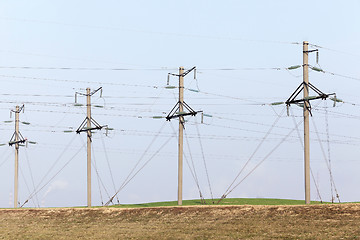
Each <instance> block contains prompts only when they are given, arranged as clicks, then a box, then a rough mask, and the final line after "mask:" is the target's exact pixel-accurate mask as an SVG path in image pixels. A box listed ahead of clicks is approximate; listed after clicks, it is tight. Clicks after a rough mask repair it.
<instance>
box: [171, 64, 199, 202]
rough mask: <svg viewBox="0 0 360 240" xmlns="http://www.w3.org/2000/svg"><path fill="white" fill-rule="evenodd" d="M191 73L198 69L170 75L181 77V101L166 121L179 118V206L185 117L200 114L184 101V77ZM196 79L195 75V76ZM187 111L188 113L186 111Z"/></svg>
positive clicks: (181, 189)
mask: <svg viewBox="0 0 360 240" xmlns="http://www.w3.org/2000/svg"><path fill="white" fill-rule="evenodd" d="M191 71H194V74H195V71H196V67H193V68H191V69H189V70H187V71H184V67H180V68H179V74H172V73H169V75H172V76H177V77H179V101H178V102H177V103H176V105H175V106H174V107H173V109H172V110H171V111H170V113H169V114H168V115H167V117H166V120H167V121H170V120H171V119H173V118H179V142H178V205H182V192H183V148H184V145H183V142H184V140H183V131H184V126H185V119H184V117H185V116H189V115H191V116H195V115H196V114H197V113H198V112H196V111H194V110H193V109H192V108H191V107H190V106H189V105H187V104H186V103H185V101H184V77H185V76H186V75H187V74H189V73H190V72H191ZM194 77H195V75H194ZM185 110H186V111H185Z"/></svg>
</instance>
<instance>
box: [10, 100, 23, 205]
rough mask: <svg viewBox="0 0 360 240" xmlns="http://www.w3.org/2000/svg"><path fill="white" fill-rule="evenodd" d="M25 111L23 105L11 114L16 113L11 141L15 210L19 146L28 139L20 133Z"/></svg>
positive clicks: (15, 203)
mask: <svg viewBox="0 0 360 240" xmlns="http://www.w3.org/2000/svg"><path fill="white" fill-rule="evenodd" d="M23 110H24V105H22V106H21V107H19V106H16V108H15V110H11V112H14V113H15V132H14V134H13V135H12V137H11V139H10V141H9V146H12V145H15V177H14V208H17V207H18V192H19V189H18V188H19V144H20V143H25V142H26V139H25V138H24V137H23V136H22V135H21V133H20V131H19V113H20V112H21V111H23Z"/></svg>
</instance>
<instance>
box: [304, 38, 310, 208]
mask: <svg viewBox="0 0 360 240" xmlns="http://www.w3.org/2000/svg"><path fill="white" fill-rule="evenodd" d="M303 86H304V91H303V93H304V99H308V98H309V42H306V41H305V42H303ZM303 109H304V112H303V115H304V172H305V204H310V136H309V135H310V132H309V111H310V103H309V101H304V107H303Z"/></svg>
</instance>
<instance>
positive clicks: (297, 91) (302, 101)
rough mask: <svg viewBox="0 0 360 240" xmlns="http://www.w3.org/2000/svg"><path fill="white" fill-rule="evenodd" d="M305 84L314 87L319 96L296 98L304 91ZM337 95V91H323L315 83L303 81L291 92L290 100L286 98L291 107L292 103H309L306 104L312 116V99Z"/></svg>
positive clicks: (322, 98) (323, 98)
mask: <svg viewBox="0 0 360 240" xmlns="http://www.w3.org/2000/svg"><path fill="white" fill-rule="evenodd" d="M305 86H307V88H310V89H312V90H313V91H314V92H315V93H316V94H317V96H308V97H306V98H301V99H296V98H297V97H298V96H299V94H300V93H301V92H302V91H304V88H305ZM332 95H335V96H336V94H335V93H329V94H326V93H323V92H322V91H320V90H319V89H318V88H317V87H315V86H314V85H312V84H311V83H308V84H306V83H304V82H302V83H301V84H300V85H299V87H298V88H297V89H296V90H295V91H294V92H293V93H292V94H291V96H290V97H289V98H288V100H286V102H285V104H286V105H287V106H288V107H289V106H290V105H291V104H300V103H305V102H307V103H308V106H306V108H307V109H308V110H309V113H310V115H311V116H312V113H311V104H310V101H312V100H316V99H321V100H326V99H327V98H328V97H330V96H332Z"/></svg>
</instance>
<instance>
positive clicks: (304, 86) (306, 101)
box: [285, 41, 335, 204]
mask: <svg viewBox="0 0 360 240" xmlns="http://www.w3.org/2000/svg"><path fill="white" fill-rule="evenodd" d="M311 52H317V53H318V49H314V50H309V42H307V41H304V42H303V65H302V67H303V82H302V83H301V84H300V86H299V87H298V88H297V89H296V90H295V92H294V93H293V94H292V95H291V96H290V98H289V99H288V100H287V101H286V102H285V103H286V105H287V107H289V106H290V105H291V104H303V117H304V177H305V203H306V204H310V141H309V139H310V131H309V115H311V116H312V114H311V104H310V101H311V100H316V99H322V100H325V99H327V98H328V97H329V96H330V95H335V93H331V94H325V93H323V92H321V91H320V90H319V89H317V88H316V87H315V86H314V85H312V84H311V83H310V82H309V53H311ZM317 56H318V55H317ZM317 61H318V57H317ZM297 67H301V66H294V67H293V68H297ZM312 69H313V70H315V71H322V70H321V69H318V68H316V67H312ZM309 89H312V90H313V91H314V92H315V93H316V94H317V95H316V96H309ZM301 91H303V98H302V99H296V98H297V96H298V95H299V94H300V92H301Z"/></svg>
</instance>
